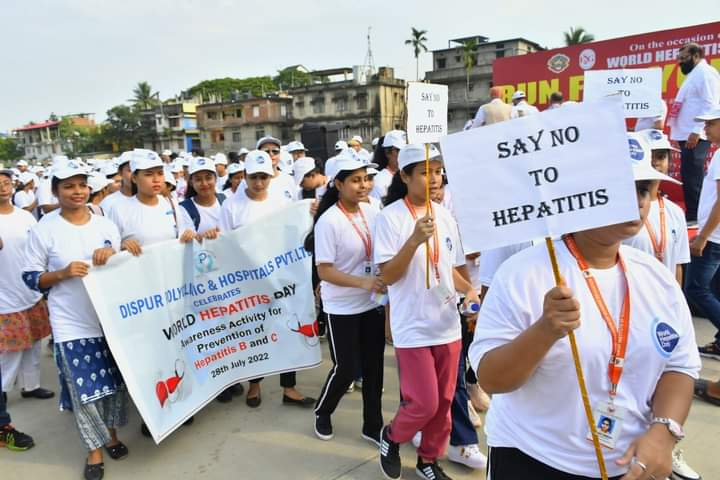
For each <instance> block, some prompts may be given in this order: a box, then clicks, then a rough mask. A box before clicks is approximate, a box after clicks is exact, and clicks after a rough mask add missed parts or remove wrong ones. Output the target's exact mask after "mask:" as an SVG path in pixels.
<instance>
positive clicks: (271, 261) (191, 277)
mask: <svg viewBox="0 0 720 480" xmlns="http://www.w3.org/2000/svg"><path fill="white" fill-rule="evenodd" d="M311 227H312V217H311V216H310V214H309V203H308V202H298V203H296V204H294V205H292V206H291V207H288V208H287V209H286V210H283V211H280V212H277V213H274V214H273V217H272V219H266V220H262V221H261V222H259V223H256V224H253V225H248V226H246V227H243V228H241V229H238V230H235V231H233V232H230V233H227V234H223V235H221V236H220V238H219V239H217V240H214V241H207V240H206V241H205V242H204V243H203V244H198V243H197V242H194V243H193V244H191V245H181V244H180V243H179V242H177V241H175V240H173V241H170V242H163V243H160V244H156V245H152V246H150V247H147V248H143V253H142V255H140V256H139V257H137V258H136V257H132V256H130V255H129V254H126V253H122V254H118V255H116V256H114V257H112V258H111V259H110V262H109V263H108V265H107V266H105V267H101V268H93V269H92V270H91V271H90V274H89V275H88V276H87V277H85V278H84V279H83V282H84V284H85V287H86V289H87V291H88V294H89V295H90V299H91V301H92V303H93V306H94V307H95V310H96V312H97V314H98V316H99V318H100V323H101V324H102V327H103V331H104V332H105V336H106V339H107V342H108V344H109V345H110V348H111V350H112V352H113V356H114V357H115V360H116V362H117V364H118V366H119V367H120V371H121V372H122V375H123V378H124V379H125V383H126V385H127V387H128V391H129V392H130V394H131V395H132V398H133V401H134V403H135V405H136V406H137V409H138V411H139V412H140V415H141V416H142V418H143V419H144V420H145V423H146V424H147V426H148V429H149V430H150V433H151V434H152V436H153V438H154V439H155V441H156V442H160V441H161V440H163V439H164V438H165V437H167V436H168V435H169V434H170V433H172V432H173V431H174V430H175V429H176V428H178V427H179V426H180V425H182V423H183V422H184V421H185V420H187V419H188V418H189V417H190V416H191V415H193V414H194V413H195V412H197V411H198V410H200V409H201V408H202V407H203V406H204V405H206V404H207V403H208V402H210V401H212V399H213V398H215V396H216V395H218V394H219V393H220V392H222V391H223V390H224V389H225V388H227V387H229V386H231V385H233V384H235V383H237V382H239V381H241V380H245V379H248V378H257V377H262V376H265V375H271V374H277V373H282V372H287V371H294V370H301V369H304V368H310V367H313V366H317V365H319V364H320V361H321V354H320V346H319V343H320V342H319V340H320V339H319V336H318V328H317V321H316V317H315V302H314V297H313V291H312V279H311V270H310V268H311V255H310V253H309V252H307V251H305V249H304V248H303V247H302V244H303V241H304V239H305V236H306V234H307V232H308V231H309V229H310V228H311Z"/></svg>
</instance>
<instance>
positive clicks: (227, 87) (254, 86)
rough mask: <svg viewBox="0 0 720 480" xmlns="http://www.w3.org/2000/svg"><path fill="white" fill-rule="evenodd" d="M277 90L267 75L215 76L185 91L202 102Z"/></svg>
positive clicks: (255, 95)
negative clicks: (199, 98)
mask: <svg viewBox="0 0 720 480" xmlns="http://www.w3.org/2000/svg"><path fill="white" fill-rule="evenodd" d="M277 90H278V86H277V84H276V83H275V82H274V81H273V79H272V78H270V77H269V76H264V77H248V78H231V77H225V78H215V79H212V80H203V81H202V82H200V83H198V84H196V85H193V86H192V87H190V88H189V89H188V90H187V92H188V94H190V95H191V96H198V97H201V98H202V100H203V102H206V101H209V100H211V99H213V100H214V101H217V102H228V101H231V100H233V98H235V97H236V96H237V95H239V94H243V93H247V94H250V95H252V96H254V97H262V96H264V95H266V94H268V93H270V92H275V91H277Z"/></svg>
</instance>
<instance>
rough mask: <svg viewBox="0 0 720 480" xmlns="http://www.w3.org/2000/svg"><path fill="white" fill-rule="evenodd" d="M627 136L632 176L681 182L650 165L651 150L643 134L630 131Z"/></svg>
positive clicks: (639, 178) (638, 178) (640, 178)
mask: <svg viewBox="0 0 720 480" xmlns="http://www.w3.org/2000/svg"><path fill="white" fill-rule="evenodd" d="M627 136H628V146H629V149H630V152H629V153H630V159H631V160H632V169H633V177H634V178H635V180H636V181H638V180H664V181H667V182H672V183H675V184H677V185H680V184H681V183H680V182H678V181H677V180H675V179H674V178H672V177H669V176H667V175H665V174H664V173H660V172H659V171H657V170H655V169H654V168H653V166H652V152H651V150H650V144H649V143H648V142H647V140H646V139H645V136H644V135H640V134H639V133H636V132H630V133H628V134H627Z"/></svg>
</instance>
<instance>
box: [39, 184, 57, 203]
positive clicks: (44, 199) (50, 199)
mask: <svg viewBox="0 0 720 480" xmlns="http://www.w3.org/2000/svg"><path fill="white" fill-rule="evenodd" d="M36 194H37V201H38V205H39V206H43V205H57V203H58V199H57V197H56V196H55V195H53V193H52V181H51V180H50V179H49V178H44V179H42V180H40V184H39V185H38V188H37V192H36Z"/></svg>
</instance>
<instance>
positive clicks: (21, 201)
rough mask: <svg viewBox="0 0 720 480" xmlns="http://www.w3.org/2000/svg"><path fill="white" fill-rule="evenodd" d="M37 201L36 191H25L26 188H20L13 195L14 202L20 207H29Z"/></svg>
mask: <svg viewBox="0 0 720 480" xmlns="http://www.w3.org/2000/svg"><path fill="white" fill-rule="evenodd" d="M34 201H35V192H33V191H32V190H30V191H27V192H26V191H25V190H19V191H17V192H15V195H13V203H14V204H15V206H16V207H18V208H25V207H29V206H30V205H32V204H33V202H34Z"/></svg>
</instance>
